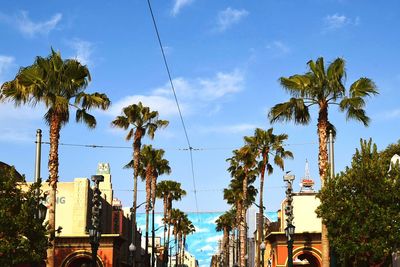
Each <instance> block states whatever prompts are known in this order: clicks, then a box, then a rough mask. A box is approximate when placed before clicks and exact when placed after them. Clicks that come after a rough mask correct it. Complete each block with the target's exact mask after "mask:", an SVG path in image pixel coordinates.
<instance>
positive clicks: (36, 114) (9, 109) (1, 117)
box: [0, 102, 45, 123]
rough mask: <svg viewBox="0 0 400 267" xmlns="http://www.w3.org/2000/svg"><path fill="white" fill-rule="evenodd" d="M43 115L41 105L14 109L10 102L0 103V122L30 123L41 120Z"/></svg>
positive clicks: (43, 111)
mask: <svg viewBox="0 0 400 267" xmlns="http://www.w3.org/2000/svg"><path fill="white" fill-rule="evenodd" d="M44 114H45V109H44V106H43V105H37V106H36V107H30V106H27V105H22V106H19V107H15V106H14V104H13V103H11V102H0V122H2V123H3V122H4V121H6V120H7V121H15V122H17V121H31V120H38V119H42V118H43V115H44Z"/></svg>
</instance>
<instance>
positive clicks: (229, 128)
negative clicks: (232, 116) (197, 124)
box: [200, 123, 259, 134]
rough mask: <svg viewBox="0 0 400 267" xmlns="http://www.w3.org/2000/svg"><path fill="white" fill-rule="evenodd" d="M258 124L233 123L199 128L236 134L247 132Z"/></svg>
mask: <svg viewBox="0 0 400 267" xmlns="http://www.w3.org/2000/svg"><path fill="white" fill-rule="evenodd" d="M257 127H259V126H257V125H255V124H246V123H242V124H235V125H222V126H215V127H213V126H207V127H203V128H201V129H200V130H201V131H202V132H203V133H224V134H237V133H243V132H248V131H250V130H254V129H255V128H257Z"/></svg>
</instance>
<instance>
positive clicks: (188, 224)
mask: <svg viewBox="0 0 400 267" xmlns="http://www.w3.org/2000/svg"><path fill="white" fill-rule="evenodd" d="M194 232H196V228H195V227H194V225H193V222H192V221H191V220H189V218H188V217H187V216H185V217H184V218H183V220H182V221H181V236H182V246H181V247H182V257H181V258H182V260H181V265H182V266H184V264H185V247H186V237H187V236H188V235H191V234H193V233H194Z"/></svg>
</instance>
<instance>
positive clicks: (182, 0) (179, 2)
mask: <svg viewBox="0 0 400 267" xmlns="http://www.w3.org/2000/svg"><path fill="white" fill-rule="evenodd" d="M192 2H193V0H174V6H173V8H172V10H171V15H172V16H176V15H178V14H179V12H180V11H181V9H182V8H183V7H184V6H187V5H189V4H191V3H192Z"/></svg>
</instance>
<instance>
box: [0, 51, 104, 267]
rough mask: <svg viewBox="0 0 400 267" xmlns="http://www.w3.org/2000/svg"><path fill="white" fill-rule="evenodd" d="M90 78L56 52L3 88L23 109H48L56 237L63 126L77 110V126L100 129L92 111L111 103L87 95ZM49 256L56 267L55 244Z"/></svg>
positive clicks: (51, 210)
mask: <svg viewBox="0 0 400 267" xmlns="http://www.w3.org/2000/svg"><path fill="white" fill-rule="evenodd" d="M90 80H91V78H90V73H89V69H88V68H87V67H86V66H83V65H81V63H79V62H78V61H77V60H75V59H67V60H63V59H62V58H61V55H60V53H56V52H55V51H54V50H53V49H52V50H51V54H50V55H49V56H48V57H47V58H43V57H40V56H38V57H37V58H36V60H35V62H34V63H33V64H32V65H31V66H28V67H23V68H21V69H20V70H19V72H18V73H17V75H16V76H15V78H14V80H12V81H9V82H5V83H4V84H3V85H2V86H1V94H2V97H0V99H1V98H3V99H4V100H10V101H13V102H14V103H15V105H17V106H19V105H21V104H31V105H33V106H35V105H36V104H38V103H42V104H44V105H45V107H46V108H47V109H48V110H47V112H46V114H45V115H44V119H45V121H46V123H47V124H48V125H49V126H50V151H49V163H48V168H49V180H48V182H49V185H50V188H51V190H50V196H49V200H50V201H49V230H50V234H51V236H52V237H54V234H55V212H56V210H55V209H56V191H57V183H58V166H59V158H58V144H59V139H60V131H61V128H62V126H64V125H65V124H67V123H68V122H69V118H70V109H71V108H74V109H76V116H75V120H76V122H84V123H85V124H86V125H87V126H88V127H89V128H94V127H96V119H95V117H94V116H92V115H90V114H89V113H88V111H90V110H91V109H94V108H100V109H103V110H105V109H107V108H108V106H109V105H110V100H109V99H108V97H107V96H106V95H105V94H100V93H93V94H87V93H85V89H86V86H87V85H88V83H89V81H90ZM50 240H51V242H52V244H51V247H50V251H49V253H48V264H49V266H51V267H53V266H54V241H53V238H51V239H50Z"/></svg>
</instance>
